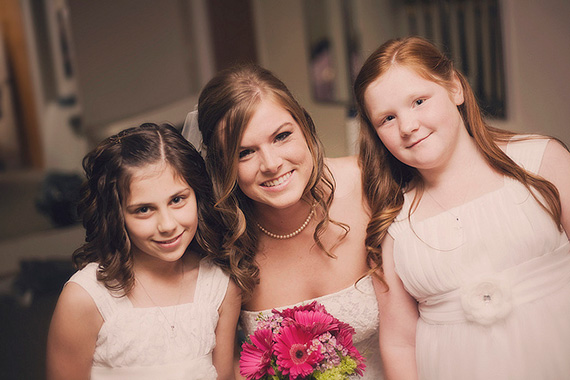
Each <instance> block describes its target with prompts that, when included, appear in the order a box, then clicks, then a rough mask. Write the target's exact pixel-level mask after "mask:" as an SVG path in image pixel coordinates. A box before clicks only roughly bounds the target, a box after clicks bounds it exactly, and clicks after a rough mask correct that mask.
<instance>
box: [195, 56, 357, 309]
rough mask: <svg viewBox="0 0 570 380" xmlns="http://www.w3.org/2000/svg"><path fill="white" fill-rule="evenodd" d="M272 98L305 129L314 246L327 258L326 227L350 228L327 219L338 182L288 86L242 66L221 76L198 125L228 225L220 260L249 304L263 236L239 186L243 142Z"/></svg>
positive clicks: (202, 101)
mask: <svg viewBox="0 0 570 380" xmlns="http://www.w3.org/2000/svg"><path fill="white" fill-rule="evenodd" d="M266 99H270V100H272V101H274V102H275V103H276V104H278V105H280V106H281V107H283V108H284V109H285V110H286V111H287V112H289V113H290V114H291V116H292V117H293V119H294V120H295V121H296V122H297V123H298V124H299V126H300V127H301V131H302V133H303V136H304V137H305V140H306V142H307V145H308V148H309V151H310V152H311V156H312V159H313V171H312V173H311V176H310V179H309V182H308V183H307V186H306V188H305V193H304V196H303V197H304V198H305V199H306V200H308V201H309V200H310V201H311V202H313V201H314V202H316V207H317V211H319V212H318V213H317V214H318V215H322V217H321V218H320V220H319V222H318V224H317V227H316V229H315V232H314V235H313V238H314V240H315V243H316V244H317V245H318V246H319V247H320V248H321V249H323V250H324V251H325V252H326V253H327V254H328V255H329V256H331V257H333V255H332V254H331V253H330V252H329V251H330V250H327V249H326V248H325V247H324V246H323V244H322V242H321V240H320V236H322V234H323V233H324V231H325V229H326V226H327V225H328V223H334V224H337V225H339V226H341V227H343V228H344V229H345V232H347V231H348V227H347V226H346V225H344V224H342V223H339V222H335V221H333V220H331V219H330V218H329V208H330V205H331V203H332V200H333V196H334V189H335V182H334V179H333V176H332V174H331V172H330V170H329V169H328V167H327V166H326V164H325V163H324V152H323V146H322V143H321V141H320V140H319V138H318V137H317V133H316V129H315V125H314V123H313V121H312V119H311V117H310V116H309V114H308V113H307V111H306V110H305V109H304V108H303V107H301V105H300V104H299V103H298V102H297V101H296V100H295V98H294V97H293V95H292V94H291V93H290V91H289V90H288V89H287V87H286V86H285V84H284V83H283V82H282V81H280V80H279V79H278V78H277V77H275V75H273V73H271V72H270V71H268V70H266V69H264V68H262V67H260V66H257V65H254V64H246V65H239V66H235V67H233V68H229V69H226V70H223V71H221V72H219V73H218V74H217V75H216V76H215V77H214V78H212V79H211V80H210V82H208V84H207V85H206V86H205V87H204V89H203V90H202V92H201V94H200V97H199V101H198V125H199V129H200V132H201V133H202V140H203V145H204V146H205V147H206V166H207V168H208V171H209V172H210V174H211V177H212V182H213V186H214V198H215V200H216V208H217V209H218V210H219V211H220V212H221V215H222V219H223V221H224V223H225V225H226V227H227V228H226V231H227V232H226V236H225V241H224V243H223V247H222V251H221V252H220V255H221V256H223V261H225V262H227V263H228V266H229V270H230V271H231V272H232V275H233V278H234V280H235V282H236V283H237V285H238V286H239V287H240V288H241V289H242V292H243V293H242V296H243V300H244V301H246V300H247V299H248V298H249V296H251V293H252V292H253V289H254V287H255V285H256V283H257V280H258V276H259V268H258V267H257V265H256V263H255V254H256V252H257V248H258V234H259V231H258V229H257V227H256V224H255V216H254V212H253V202H252V201H251V199H249V198H248V197H247V196H245V195H244V194H243V192H242V191H241V190H240V188H239V187H238V185H237V173H238V158H239V146H240V141H241V138H242V136H243V133H244V131H245V128H246V127H247V125H248V124H249V121H250V120H251V118H252V117H253V115H254V113H255V111H256V109H257V107H258V105H259V104H260V103H261V101H262V100H266Z"/></svg>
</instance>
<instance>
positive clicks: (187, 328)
mask: <svg viewBox="0 0 570 380" xmlns="http://www.w3.org/2000/svg"><path fill="white" fill-rule="evenodd" d="M97 266H98V264H97V263H90V264H88V265H87V266H86V267H85V268H83V269H82V270H81V271H78V272H77V273H75V274H74V275H73V276H72V277H71V279H70V280H69V281H70V282H75V283H77V284H79V285H80V286H82V287H83V288H84V289H85V290H86V291H87V292H88V293H89V294H90V295H91V297H92V298H93V300H94V301H95V304H96V305H97V308H98V309H99V312H100V313H101V316H102V317H103V320H104V323H103V325H102V327H101V330H100V331H99V336H98V338H97V343H96V347H95V354H94V357H93V367H92V371H91V379H93V380H98V379H137V380H147V379H148V380H150V379H153V380H156V379H161V380H174V379H186V380H188V379H208V380H211V379H215V378H216V377H217V373H216V369H215V368H214V366H213V364H212V350H213V348H214V346H215V342H216V340H215V338H216V337H215V329H216V326H217V323H218V308H219V306H220V305H221V303H222V301H223V299H224V296H225V294H226V290H227V287H228V282H229V277H228V276H227V275H226V274H224V273H223V272H222V270H221V269H220V268H218V267H217V266H215V265H213V264H211V263H210V262H209V261H207V260H206V259H202V260H201V261H200V267H199V270H198V279H197V283H196V291H195V294H194V301H193V302H192V303H188V304H182V305H177V306H168V307H162V308H161V309H162V312H161V310H160V309H159V308H158V307H148V308H135V307H133V305H132V304H131V301H130V300H129V299H128V297H114V296H113V295H111V294H110V293H109V291H108V290H107V289H106V288H105V286H104V285H103V284H102V283H101V282H99V281H97V279H96V271H97ZM163 313H164V314H165V315H166V316H167V317H168V320H170V321H173V320H175V323H176V334H172V331H171V329H170V326H169V323H168V321H167V320H165V317H164V315H163Z"/></svg>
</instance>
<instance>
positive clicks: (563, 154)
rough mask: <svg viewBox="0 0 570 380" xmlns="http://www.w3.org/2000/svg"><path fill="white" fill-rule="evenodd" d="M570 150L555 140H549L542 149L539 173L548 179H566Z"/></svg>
mask: <svg viewBox="0 0 570 380" xmlns="http://www.w3.org/2000/svg"><path fill="white" fill-rule="evenodd" d="M568 173H570V152H568V150H567V149H566V147H565V146H563V145H562V144H561V143H560V142H559V141H557V140H554V139H552V140H550V141H549V142H548V145H547V146H546V150H545V151H544V156H543V157H542V163H541V165H540V170H539V174H540V175H541V176H543V177H544V178H546V179H548V180H554V181H556V180H557V179H564V178H566V179H568V177H569V175H568Z"/></svg>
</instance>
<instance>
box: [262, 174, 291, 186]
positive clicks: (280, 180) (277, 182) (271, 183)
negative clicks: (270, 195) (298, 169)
mask: <svg viewBox="0 0 570 380" xmlns="http://www.w3.org/2000/svg"><path fill="white" fill-rule="evenodd" d="M291 174H292V172H288V173H287V174H284V175H282V176H281V177H279V178H277V179H274V180H271V181H267V182H263V183H262V186H265V187H273V186H277V185H280V184H282V183H283V182H285V181H286V180H287V179H289V177H291Z"/></svg>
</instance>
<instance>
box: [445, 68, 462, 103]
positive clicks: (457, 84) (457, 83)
mask: <svg viewBox="0 0 570 380" xmlns="http://www.w3.org/2000/svg"><path fill="white" fill-rule="evenodd" d="M449 96H450V97H451V100H452V101H453V102H454V103H455V105H456V106H460V105H461V104H463V102H464V101H465V99H464V97H463V86H462V85H461V80H459V77H458V76H457V74H456V73H454V74H453V82H452V83H451V87H450V89H449Z"/></svg>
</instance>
